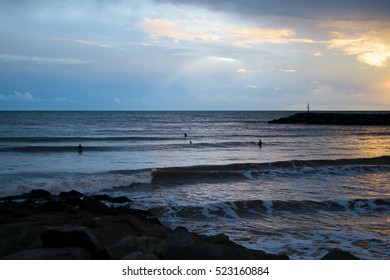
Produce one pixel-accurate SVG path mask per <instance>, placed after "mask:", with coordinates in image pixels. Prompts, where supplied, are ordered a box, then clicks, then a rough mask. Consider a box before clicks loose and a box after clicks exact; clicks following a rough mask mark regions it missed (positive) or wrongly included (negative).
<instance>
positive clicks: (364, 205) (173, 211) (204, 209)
mask: <svg viewBox="0 0 390 280" xmlns="http://www.w3.org/2000/svg"><path fill="white" fill-rule="evenodd" d="M389 210H390V198H375V199H349V200H348V199H345V200H342V199H340V200H328V201H311V200H287V201H281V200H247V201H226V202H217V203H209V204H205V205H202V206H198V205H197V206H192V205H189V206H171V207H168V208H167V207H156V208H152V209H150V211H151V212H152V213H154V214H156V215H167V214H168V215H174V216H178V217H185V218H193V219H205V218H228V219H237V218H250V217H253V218H256V217H259V216H264V215H266V216H272V215H281V214H282V215H283V214H313V213H319V212H323V213H324V214H325V213H327V212H349V213H355V212H367V211H373V212H381V211H389Z"/></svg>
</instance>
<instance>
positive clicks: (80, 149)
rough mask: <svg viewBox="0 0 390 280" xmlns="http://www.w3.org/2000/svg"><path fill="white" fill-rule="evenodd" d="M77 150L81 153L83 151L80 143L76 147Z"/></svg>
mask: <svg viewBox="0 0 390 280" xmlns="http://www.w3.org/2000/svg"><path fill="white" fill-rule="evenodd" d="M77 150H78V151H79V153H80V154H81V153H82V152H83V146H81V144H79V146H78V147H77Z"/></svg>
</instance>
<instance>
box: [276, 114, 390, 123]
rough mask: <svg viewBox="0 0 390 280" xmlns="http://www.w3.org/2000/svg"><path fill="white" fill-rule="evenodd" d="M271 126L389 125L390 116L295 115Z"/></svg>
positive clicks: (277, 120) (279, 120)
mask: <svg viewBox="0 0 390 280" xmlns="http://www.w3.org/2000/svg"><path fill="white" fill-rule="evenodd" d="M268 123H273V124H330V125H390V114H369V113H367V114H355V113H297V114H295V115H292V116H289V117H286V118H280V119H275V120H272V121H269V122H268Z"/></svg>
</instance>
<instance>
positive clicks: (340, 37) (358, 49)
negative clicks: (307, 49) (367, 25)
mask: <svg viewBox="0 0 390 280" xmlns="http://www.w3.org/2000/svg"><path fill="white" fill-rule="evenodd" d="M331 34H332V36H333V39H331V40H330V41H329V45H328V48H329V49H339V50H341V51H342V52H344V53H346V54H347V55H354V56H356V57H357V60H358V61H359V62H361V63H365V64H368V65H371V66H374V67H383V66H386V65H388V63H389V61H390V40H388V39H387V38H386V35H385V34H378V33H377V32H369V33H365V34H359V35H348V34H344V33H340V32H332V33H331Z"/></svg>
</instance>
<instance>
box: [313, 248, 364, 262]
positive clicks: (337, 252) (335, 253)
mask: <svg viewBox="0 0 390 280" xmlns="http://www.w3.org/2000/svg"><path fill="white" fill-rule="evenodd" d="M321 260H358V258H357V257H355V256H354V255H352V254H351V253H350V252H347V251H343V250H341V249H338V248H336V249H332V250H331V251H329V253H327V254H326V255H325V256H323V257H322V258H321Z"/></svg>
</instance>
